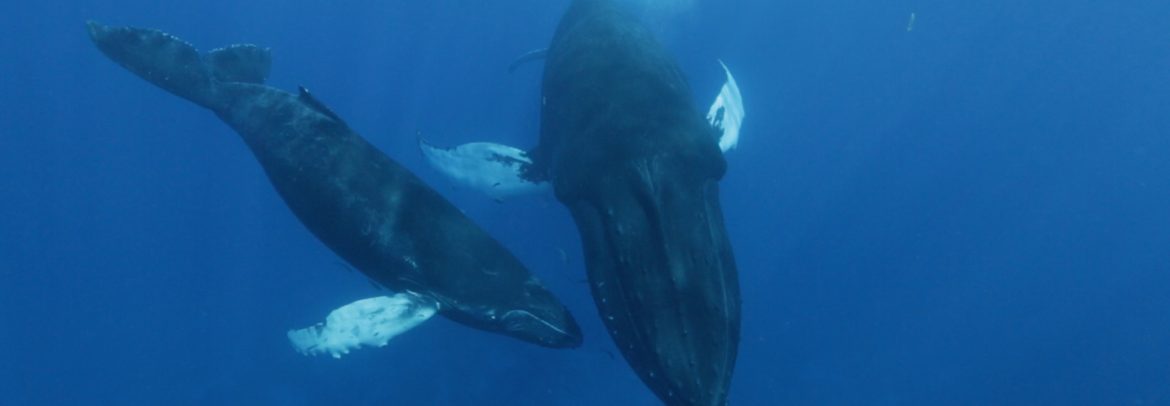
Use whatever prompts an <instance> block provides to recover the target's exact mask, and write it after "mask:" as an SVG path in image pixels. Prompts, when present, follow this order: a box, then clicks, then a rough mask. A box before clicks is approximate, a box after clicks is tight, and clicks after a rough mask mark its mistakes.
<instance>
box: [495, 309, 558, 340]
mask: <svg viewBox="0 0 1170 406" xmlns="http://www.w3.org/2000/svg"><path fill="white" fill-rule="evenodd" d="M514 315H520V316H528V317H531V318H532V319H534V320H536V321H538V322H540V323H541V324H543V325H545V327H548V328H550V329H552V330H553V331H556V332H558V333H561V334H564V335H566V336H571V335H572V334H569V332H567V331H565V330H564V329H562V328H560V327H557V326H556V325H555V324H552V323H549V322H547V321H545V320H544V319H542V318H540V317H537V316H536V315H535V314H532V312H530V311H527V310H521V309H515V310H508V311H507V312H506V313H504V315H503V316H500V318H501V319H503V320H505V321H508V320H509V319H510V318H511V317H513V316H514ZM512 326H513V324H512V323H508V327H509V328H511V327H512ZM521 329H522V327H519V326H518V327H517V330H521Z"/></svg>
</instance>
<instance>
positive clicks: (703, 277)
mask: <svg viewBox="0 0 1170 406" xmlns="http://www.w3.org/2000/svg"><path fill="white" fill-rule="evenodd" d="M541 96H542V97H541V100H542V106H541V123H540V141H539V144H538V145H537V146H536V148H534V149H533V150H532V151H530V152H529V156H530V157H531V158H532V165H531V167H530V168H529V169H530V171H529V173H530V174H529V176H530V177H531V178H533V179H545V180H547V181H549V182H551V183H552V186H553V190H554V193H555V194H556V197H557V199H558V200H559V201H560V202H561V203H563V204H564V205H565V206H566V207H567V208H568V209H569V212H570V213H571V214H572V217H573V220H574V221H575V222H576V224H577V229H578V232H579V233H580V236H581V241H582V244H583V246H584V252H585V258H586V269H587V273H588V277H589V284H590V287H591V290H592V293H593V298H594V303H595V304H596V305H597V309H598V311H599V313H600V315H601V319H602V321H603V322H604V324H605V326H606V328H607V330H608V331H609V334H610V336H611V337H612V338H613V340H614V343H615V344H617V347H618V348H619V349H620V350H621V353H622V355H623V356H624V357H625V359H626V361H627V362H628V363H629V365H630V366H631V367H632V368H633V369H634V371H635V372H636V373H637V374H638V376H639V377H640V378H641V379H642V381H643V382H644V383H645V384H646V385H647V386H648V387H649V388H650V389H651V390H653V391H654V393H655V394H656V395H658V397H659V399H661V400H662V401H663V402H665V403H666V404H669V405H723V404H725V403H726V402H727V395H728V391H729V388H730V384H731V377H732V372H733V370H734V368H735V360H736V354H737V351H738V346H739V339H740V289H739V282H738V276H737V269H736V264H735V259H734V256H733V255H732V249H731V243H730V241H729V239H728V236H727V232H726V230H725V227H724V225H723V213H722V209H721V208H720V204H719V180H720V179H721V178H722V177H723V174H724V171H725V170H726V166H727V164H726V162H725V161H724V157H723V154H722V152H721V148H720V146H719V138H720V137H719V135H718V132H719V130H718V129H717V128H716V127H715V126H713V125H712V123H710V122H708V121H707V120H706V119H705V116H704V114H702V113H700V112H699V110H698V109H697V108H696V107H695V104H694V102H693V100H692V98H691V90H690V86H689V85H688V83H687V81H686V80H685V78H684V77H683V74H682V73H681V72H680V70H679V68H678V66H677V65H676V63H675V61H674V59H673V58H672V57H671V56H670V55H669V54H668V53H667V51H666V50H665V49H664V48H663V47H662V46H661V45H660V44H659V43H658V42H657V41H656V40H655V39H654V37H653V35H652V34H651V33H650V32H649V30H647V29H646V28H645V27H644V26H642V25H641V24H640V23H639V22H638V21H637V19H636V18H634V17H633V16H632V15H630V14H628V13H627V12H626V11H625V10H623V9H621V8H620V7H619V6H617V5H616V4H614V2H612V1H608V0H575V1H573V3H572V4H571V5H570V6H569V9H568V11H567V12H566V13H565V15H564V16H563V17H562V19H561V21H560V24H559V26H558V27H557V30H556V33H555V34H554V37H553V40H552V43H551V44H550V46H549V48H548V55H547V58H546V60H545V65H544V78H543V82H542V85H541ZM740 113H742V111H741V112H740ZM733 114H734V112H733ZM722 121H726V120H722ZM729 124H731V123H729ZM734 124H735V125H736V126H737V127H736V128H737V130H738V122H736V123H734Z"/></svg>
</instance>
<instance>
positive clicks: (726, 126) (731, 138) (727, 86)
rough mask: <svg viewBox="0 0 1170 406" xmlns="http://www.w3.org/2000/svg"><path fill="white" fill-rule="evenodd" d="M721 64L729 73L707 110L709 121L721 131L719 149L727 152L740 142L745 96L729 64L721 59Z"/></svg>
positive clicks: (724, 70)
mask: <svg viewBox="0 0 1170 406" xmlns="http://www.w3.org/2000/svg"><path fill="white" fill-rule="evenodd" d="M719 65H720V66H723V72H725V73H727V81H726V82H724V83H723V88H722V89H720V90H719V95H718V96H715V102H714V103H711V109H710V110H707V121H708V122H710V123H711V125H712V126H714V127H715V128H716V129H718V130H719V131H720V134H719V149H720V150H722V151H723V152H727V151H729V150H731V149H733V148H735V146H736V144H738V143H739V128H740V126H741V125H743V115H744V111H743V97H742V96H740V94H739V85H738V84H736V83H735V77H733V76H731V70H730V69H727V64H724V63H723V61H719Z"/></svg>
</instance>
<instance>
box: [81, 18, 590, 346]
mask: <svg viewBox="0 0 1170 406" xmlns="http://www.w3.org/2000/svg"><path fill="white" fill-rule="evenodd" d="M88 29H89V34H90V37H91V39H92V40H93V42H94V44H95V45H96V46H97V47H98V49H100V50H101V52H102V53H104V54H105V55H106V56H107V57H109V58H110V59H112V60H113V61H114V62H117V63H118V64H120V65H121V66H122V67H124V68H126V69H127V70H129V71H131V72H133V73H134V74H136V75H138V76H139V77H141V78H143V79H145V80H147V81H149V82H151V83H153V84H155V85H157V86H159V87H161V88H163V89H165V90H167V91H169V92H171V93H173V94H175V95H177V96H179V97H182V98H185V99H187V100H189V101H191V102H194V103H195V104H198V105H200V106H203V107H205V108H207V109H209V110H211V111H212V112H214V113H215V114H216V115H217V116H218V117H219V118H220V119H222V120H223V121H224V122H225V123H227V124H228V125H229V126H230V127H231V128H233V129H234V130H235V131H236V132H237V133H239V135H240V136H241V137H242V138H243V140H244V142H245V144H247V145H248V147H249V149H251V151H252V153H253V155H254V156H255V157H256V159H257V161H259V163H260V165H261V166H262V167H263V169H264V173H265V174H266V175H267V176H268V179H269V181H270V182H271V183H272V185H273V186H274V187H275V188H276V191H277V192H278V193H279V195H280V197H281V198H283V199H284V202H285V203H286V204H287V205H288V207H289V209H291V210H292V212H293V214H294V215H296V217H297V218H298V219H300V221H301V223H303V224H304V225H305V227H306V228H308V229H309V231H310V232H312V233H313V235H315V236H316V237H317V238H318V239H319V240H320V241H321V242H323V243H324V244H325V245H326V246H328V247H329V248H330V249H331V250H332V251H333V252H335V253H336V254H337V255H338V256H340V257H341V258H343V259H344V260H345V261H346V262H348V263H349V264H351V265H353V267H355V268H357V269H358V270H360V271H361V272H362V273H364V274H365V275H366V276H368V277H369V278H370V279H371V280H373V281H375V282H377V283H378V284H380V285H383V286H385V287H387V288H390V289H391V290H394V291H396V292H399V293H398V295H396V296H394V297H391V298H375V299H374V300H364V301H358V302H355V303H352V304H350V305H347V306H344V307H342V308H341V309H338V310H337V311H335V312H334V313H331V314H330V317H329V324H328V325H321V326H320V327H319V328H317V327H314V328H309V329H305V330H301V331H293V332H290V333H289V338H290V340H292V341H293V344H294V345H295V346H297V348H298V349H301V350H302V351H306V352H323V351H327V352H332V353H333V354H334V356H337V355H338V354H339V353H344V352H346V351H348V349H350V348H354V347H357V346H360V345H362V344H365V345H382V344H385V341H384V338H386V337H387V336H393V335H394V334H397V333H400V332H401V331H403V330H405V329H409V328H410V327H413V326H414V325H415V324H417V323H418V322H421V321H422V320H425V319H426V318H428V317H430V315H431V314H434V313H435V312H437V313H438V314H441V315H443V316H445V317H447V318H449V319H451V320H454V321H456V322H459V323H462V324H464V325H467V326H470V327H473V328H477V329H481V330H486V331H491V332H495V333H500V334H504V335H508V336H511V337H515V338H518V339H521V340H524V341H528V342H531V343H535V344H538V345H541V346H546V347H554V348H563V347H577V346H579V345H580V344H581V332H580V329H579V328H578V326H577V323H576V321H575V320H574V319H573V317H572V316H571V315H570V314H569V312H568V310H567V309H566V308H565V307H564V305H562V304H561V303H560V301H558V300H557V299H556V298H555V297H554V296H553V294H552V293H551V292H549V291H548V290H547V289H545V287H544V286H543V285H542V284H541V283H540V281H538V280H537V279H536V278H535V277H533V276H532V275H531V274H530V273H529V272H528V270H527V269H526V268H525V267H524V266H523V265H522V264H521V263H520V261H519V260H517V259H516V258H515V257H514V256H512V254H511V253H510V252H509V251H508V250H507V249H505V248H504V247H503V246H502V245H500V243H499V242H497V241H496V240H495V239H493V238H492V237H491V236H489V235H488V234H487V233H486V232H484V231H483V230H482V229H480V228H479V227H478V226H477V225H475V223H473V222H472V221H471V220H470V219H468V218H467V217H466V216H464V215H463V214H462V212H460V211H459V209H457V208H456V207H455V206H453V205H452V204H451V203H449V202H448V201H447V200H446V199H444V198H443V197H442V196H440V195H439V194H438V193H436V192H435V191H434V190H432V189H431V188H430V187H428V186H427V185H425V184H424V183H423V182H422V181H421V180H419V179H418V178H417V177H415V176H414V175H413V174H412V173H411V172H409V171H408V170H406V169H405V168H403V167H402V166H400V165H399V164H398V163H396V162H395V161H393V160H391V159H390V158H389V157H387V156H386V155H385V154H384V153H382V152H381V151H379V150H378V149H377V148H375V147H374V146H373V145H371V144H370V143H369V142H367V141H366V140H365V139H363V138H362V137H361V136H360V135H358V134H357V133H356V132H354V131H353V130H352V129H350V127H349V126H348V125H346V123H345V122H344V121H343V120H342V119H341V118H340V117H339V116H338V115H337V114H336V113H334V112H333V111H332V110H330V109H329V108H328V107H326V106H325V105H324V104H323V103H321V102H320V101H319V100H317V99H316V98H314V97H313V96H312V95H311V94H309V92H308V91H307V90H305V89H304V88H301V89H300V91H299V92H298V93H289V92H286V91H283V90H279V89H276V88H273V87H269V86H266V85H264V84H263V82H264V80H265V78H266V77H267V75H268V70H269V66H270V56H269V52H268V50H267V49H264V48H259V47H256V46H254V45H235V46H230V47H227V48H221V49H217V50H214V51H211V52H209V53H206V54H202V53H200V52H199V51H197V50H196V49H195V47H193V46H192V45H191V44H189V43H186V42H184V41H182V40H180V39H178V38H176V37H174V36H171V35H169V34H166V33H163V32H160V31H156V30H150V29H141V28H130V27H126V28H119V27H108V26H103V25H100V24H98V23H95V22H90V23H88ZM355 318H356V319H355ZM359 327H360V328H359ZM342 330H344V332H345V334H349V335H347V336H344V337H341V336H338V334H340V333H338V332H339V331H342ZM355 334H356V335H355Z"/></svg>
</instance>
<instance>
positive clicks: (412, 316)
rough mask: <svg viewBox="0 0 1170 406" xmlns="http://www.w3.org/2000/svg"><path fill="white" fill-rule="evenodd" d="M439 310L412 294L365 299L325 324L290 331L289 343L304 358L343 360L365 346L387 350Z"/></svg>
mask: <svg viewBox="0 0 1170 406" xmlns="http://www.w3.org/2000/svg"><path fill="white" fill-rule="evenodd" d="M436 310H437V306H436V304H434V303H431V302H428V301H427V300H426V299H423V298H420V297H419V296H417V295H414V294H411V293H400V294H397V295H394V296H378V297H372V298H369V299H362V300H358V301H356V302H353V303H350V304H347V305H345V306H342V307H339V308H337V309H336V310H333V311H332V312H330V313H329V316H328V317H326V318H325V323H317V324H316V325H313V326H310V327H307V328H303V329H299V330H289V332H288V340H289V342H291V343H292V346H293V348H295V349H296V350H297V351H298V352H300V353H301V354H304V355H318V354H322V353H329V354H330V355H332V356H333V358H341V356H342V355H344V354H349V351H350V350H356V349H358V348H361V347H363V346H365V347H383V346H385V345H386V342H388V341H390V339H391V338H394V337H395V336H397V335H399V334H402V333H405V332H407V331H409V330H410V329H412V328H414V327H415V326H418V325H419V324H420V323H422V322H424V321H426V320H427V319H429V318H431V317H432V316H434V315H435V312H436Z"/></svg>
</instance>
